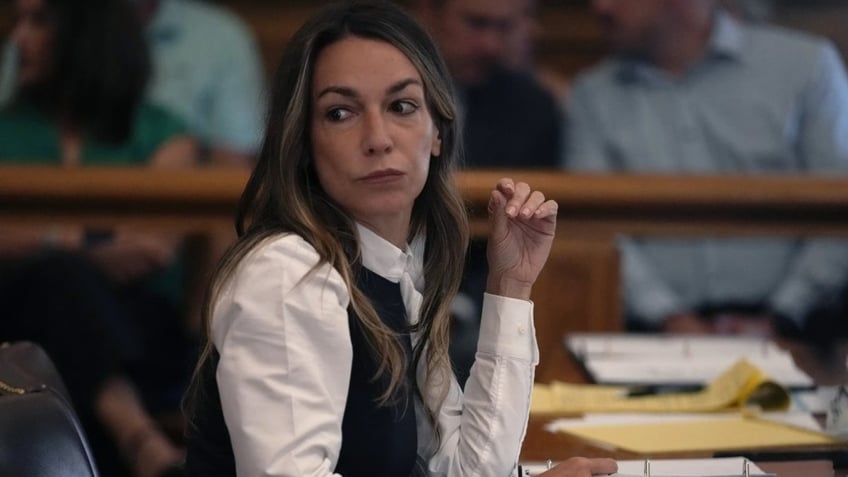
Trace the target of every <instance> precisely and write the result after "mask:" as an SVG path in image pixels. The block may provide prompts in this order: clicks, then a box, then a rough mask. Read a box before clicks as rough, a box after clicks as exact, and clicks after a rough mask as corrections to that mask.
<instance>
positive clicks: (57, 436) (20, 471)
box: [0, 342, 98, 477]
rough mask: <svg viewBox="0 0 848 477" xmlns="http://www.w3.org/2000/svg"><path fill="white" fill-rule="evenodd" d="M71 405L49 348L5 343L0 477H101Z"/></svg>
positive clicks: (0, 379)
mask: <svg viewBox="0 0 848 477" xmlns="http://www.w3.org/2000/svg"><path fill="white" fill-rule="evenodd" d="M70 403H71V401H70V399H69V398H68V394H67V391H66V389H65V386H64V384H63V383H62V379H61V378H60V376H59V374H58V373H57V371H56V368H55V367H54V366H53V363H52V362H51V361H50V358H49V357H48V356H47V354H46V353H45V352H44V350H43V349H41V348H40V347H39V346H38V345H35V344H33V343H30V342H17V343H5V344H3V345H2V346H0V476H2V477H5V476H9V477H12V476H15V477H17V476H26V477H59V476H61V477H97V475H98V474H97V468H96V466H95V464H94V459H93V458H92V455H91V451H90V449H89V447H88V443H87V441H86V438H85V434H84V432H83V429H82V427H81V426H80V423H79V420H78V419H77V416H76V413H75V412H74V409H73V406H71V404H70Z"/></svg>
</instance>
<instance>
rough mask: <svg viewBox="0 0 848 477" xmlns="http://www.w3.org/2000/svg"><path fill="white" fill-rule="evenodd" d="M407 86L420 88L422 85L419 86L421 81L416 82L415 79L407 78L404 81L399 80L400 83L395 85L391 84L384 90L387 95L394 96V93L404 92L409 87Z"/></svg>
mask: <svg viewBox="0 0 848 477" xmlns="http://www.w3.org/2000/svg"><path fill="white" fill-rule="evenodd" d="M409 85H418V86H422V85H421V81H418V80H417V79H415V78H407V79H404V80H400V81H398V82H397V83H395V84H393V85H391V86H389V87H388V89H386V93H388V94H394V93H397V92H400V91H403V90H404V89H405V88H406V87H407V86H409ZM422 87H423V86H422Z"/></svg>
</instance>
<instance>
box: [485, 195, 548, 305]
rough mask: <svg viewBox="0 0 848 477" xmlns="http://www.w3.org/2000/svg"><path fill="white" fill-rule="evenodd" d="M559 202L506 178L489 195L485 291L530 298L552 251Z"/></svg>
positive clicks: (512, 296)
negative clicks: (487, 268)
mask: <svg viewBox="0 0 848 477" xmlns="http://www.w3.org/2000/svg"><path fill="white" fill-rule="evenodd" d="M556 214H557V203H556V202H554V201H552V200H547V201H546V200H545V195H544V194H542V193H541V192H539V191H537V190H535V191H534V190H532V189H531V188H530V185H528V184H527V183H525V182H514V181H513V180H512V179H510V178H503V179H501V180H499V181H498V184H497V185H496V186H495V188H494V189H493V190H492V194H491V196H490V197H489V244H488V250H487V256H488V260H489V277H488V281H487V282H486V291H487V292H488V293H491V294H494V295H501V296H507V297H511V298H520V299H525V300H526V299H529V298H530V291H531V290H532V288H533V283H535V281H536V278H537V277H538V276H539V272H541V271H542V267H543V266H544V265H545V261H547V259H548V255H549V254H550V251H551V244H552V243H553V239H554V232H555V230H556Z"/></svg>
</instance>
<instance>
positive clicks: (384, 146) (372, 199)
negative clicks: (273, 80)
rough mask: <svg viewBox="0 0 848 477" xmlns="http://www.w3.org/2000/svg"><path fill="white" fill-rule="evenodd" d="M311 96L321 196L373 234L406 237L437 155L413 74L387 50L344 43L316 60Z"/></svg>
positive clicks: (351, 40)
mask: <svg viewBox="0 0 848 477" xmlns="http://www.w3.org/2000/svg"><path fill="white" fill-rule="evenodd" d="M312 91H313V93H312V94H313V96H312V118H311V132H312V134H311V136H312V155H313V158H314V161H315V168H316V170H317V173H318V177H319V179H320V181H321V185H322V186H323V187H324V190H325V191H326V192H327V194H329V195H330V197H332V198H333V199H334V200H335V201H336V202H338V203H339V204H341V206H342V207H344V208H345V209H346V210H347V211H348V212H349V213H350V214H352V215H353V217H354V218H355V219H356V220H357V221H359V222H361V223H363V224H365V225H368V226H370V228H372V229H374V230H376V231H377V232H378V233H380V232H381V231H386V230H389V231H394V232H395V233H398V234H400V233H405V232H404V230H405V229H399V228H404V227H405V228H407V229H408V226H409V221H410V218H411V215H412V206H413V203H414V201H415V198H416V197H418V194H420V193H421V190H422V189H423V188H424V184H425V182H426V180H427V173H428V170H429V166H430V157H431V155H432V156H438V155H439V154H440V153H441V141H440V139H439V135H438V132H437V130H436V127H435V124H434V123H433V119H432V118H431V117H430V113H429V110H428V108H427V104H426V102H425V97H424V84H423V82H422V80H421V75H420V74H419V73H418V70H417V69H416V68H415V66H414V65H413V64H412V63H411V62H410V61H409V59H408V58H407V57H406V56H405V55H404V54H403V53H402V52H401V51H400V50H398V49H397V48H395V47H394V46H392V45H390V44H388V43H385V42H382V41H376V40H369V39H363V38H358V37H355V36H349V37H346V38H344V39H342V40H340V41H338V42H336V43H333V44H331V45H330V46H327V47H326V48H324V50H323V51H322V52H321V53H320V54H319V56H318V58H317V59H316V62H315V72H314V77H313V78H312ZM387 228H388V229H387Z"/></svg>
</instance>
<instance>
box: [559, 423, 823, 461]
mask: <svg viewBox="0 0 848 477" xmlns="http://www.w3.org/2000/svg"><path fill="white" fill-rule="evenodd" d="M657 417H658V418H657V419H645V420H643V421H637V420H630V421H629V422H626V421H625V422H615V421H614V420H612V419H610V420H608V421H607V422H591V421H588V422H586V423H585V424H581V423H573V424H563V423H559V424H558V425H557V428H558V429H559V431H560V432H565V433H568V434H571V435H574V436H577V437H580V438H582V439H585V440H588V441H591V442H596V443H598V444H599V445H601V446H603V447H606V448H615V449H624V450H628V451H632V452H637V453H639V454H645V455H650V454H657V453H675V452H699V451H707V452H716V451H722V452H724V451H727V452H731V451H737V450H754V449H768V448H785V447H811V448H812V447H826V446H832V445H838V444H839V441H837V440H836V439H834V438H833V437H830V436H828V435H827V434H824V433H823V432H821V431H819V430H812V429H809V428H806V427H804V426H798V425H794V424H786V423H783V422H778V421H776V420H773V419H768V418H760V417H748V416H744V415H742V414H738V413H737V414H736V415H729V414H720V415H701V416H700V417H697V416H692V417H688V418H687V417H681V418H680V419H664V417H665V416H657Z"/></svg>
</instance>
